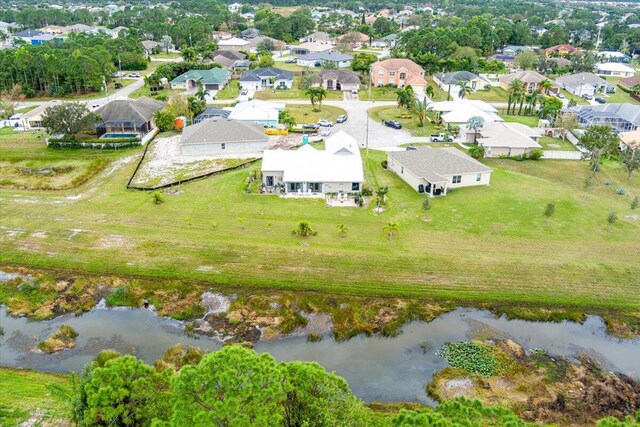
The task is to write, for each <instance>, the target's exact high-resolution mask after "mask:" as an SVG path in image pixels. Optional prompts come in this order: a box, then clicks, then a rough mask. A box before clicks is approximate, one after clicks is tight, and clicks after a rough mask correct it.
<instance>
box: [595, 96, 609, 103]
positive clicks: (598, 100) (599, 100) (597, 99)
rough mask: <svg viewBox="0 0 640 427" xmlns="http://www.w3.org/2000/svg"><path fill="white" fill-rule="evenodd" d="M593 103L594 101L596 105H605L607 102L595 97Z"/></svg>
mask: <svg viewBox="0 0 640 427" xmlns="http://www.w3.org/2000/svg"><path fill="white" fill-rule="evenodd" d="M594 101H596V102H597V103H598V104H606V103H607V100H606V99H604V98H603V97H601V96H598V97H596V99H594Z"/></svg>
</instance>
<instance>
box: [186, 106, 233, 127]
mask: <svg viewBox="0 0 640 427" xmlns="http://www.w3.org/2000/svg"><path fill="white" fill-rule="evenodd" d="M229 114H231V111H229V110H223V109H222V108H220V107H207V108H205V109H204V111H203V112H202V113H200V114H198V116H197V117H196V118H195V119H194V120H193V122H194V123H196V124H197V123H200V122H203V121H205V120H209V119H220V118H222V119H226V118H227V117H229Z"/></svg>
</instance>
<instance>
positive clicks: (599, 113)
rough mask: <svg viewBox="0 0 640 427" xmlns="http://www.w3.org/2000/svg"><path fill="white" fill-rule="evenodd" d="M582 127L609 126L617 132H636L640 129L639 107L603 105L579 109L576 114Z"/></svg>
mask: <svg viewBox="0 0 640 427" xmlns="http://www.w3.org/2000/svg"><path fill="white" fill-rule="evenodd" d="M576 116H577V118H578V123H579V124H580V125H582V126H585V127H588V126H594V125H609V126H611V127H612V128H613V129H615V130H616V131H618V132H629V131H633V130H638V129H639V127H640V105H634V104H629V103H624V104H617V103H612V104H603V105H590V106H588V107H586V106H585V107H580V109H579V110H578V112H577V113H576Z"/></svg>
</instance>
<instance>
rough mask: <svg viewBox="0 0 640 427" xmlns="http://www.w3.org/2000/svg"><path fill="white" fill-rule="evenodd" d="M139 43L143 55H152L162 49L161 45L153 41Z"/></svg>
mask: <svg viewBox="0 0 640 427" xmlns="http://www.w3.org/2000/svg"><path fill="white" fill-rule="evenodd" d="M141 43H142V47H143V48H144V53H146V54H147V55H152V54H153V53H155V52H156V51H158V50H160V49H163V48H164V46H163V45H162V43H158V42H155V41H153V40H143V41H142V42H141Z"/></svg>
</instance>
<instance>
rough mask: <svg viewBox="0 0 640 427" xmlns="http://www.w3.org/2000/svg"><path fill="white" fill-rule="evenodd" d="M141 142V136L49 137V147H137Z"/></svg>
mask: <svg viewBox="0 0 640 427" xmlns="http://www.w3.org/2000/svg"><path fill="white" fill-rule="evenodd" d="M141 144H142V142H141V141H140V138H110V139H84V140H82V141H72V140H64V139H49V140H48V141H47V146H48V147H49V148H95V149H118V148H128V147H136V146H138V145H141Z"/></svg>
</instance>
